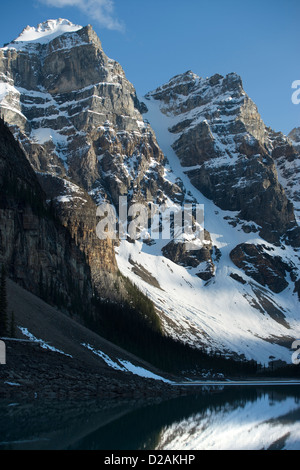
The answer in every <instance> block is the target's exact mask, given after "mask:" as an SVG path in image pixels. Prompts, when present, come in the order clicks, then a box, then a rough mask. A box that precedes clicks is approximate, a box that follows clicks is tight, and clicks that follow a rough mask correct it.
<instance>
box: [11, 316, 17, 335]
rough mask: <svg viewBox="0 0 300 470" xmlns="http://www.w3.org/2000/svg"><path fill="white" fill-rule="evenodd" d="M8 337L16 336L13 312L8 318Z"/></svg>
mask: <svg viewBox="0 0 300 470" xmlns="http://www.w3.org/2000/svg"><path fill="white" fill-rule="evenodd" d="M10 337H11V338H15V337H16V322H15V312H11V319H10Z"/></svg>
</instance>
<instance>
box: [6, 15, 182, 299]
mask: <svg viewBox="0 0 300 470" xmlns="http://www.w3.org/2000/svg"><path fill="white" fill-rule="evenodd" d="M24 40H25V41H24ZM0 78H1V85H0V87H1V98H2V100H1V112H2V115H3V118H4V119H5V121H6V122H8V123H9V124H10V126H11V128H12V130H13V132H14V135H15V136H16V138H17V139H18V140H19V141H20V142H21V143H22V145H23V148H24V150H25V152H26V155H27V157H28V160H29V161H30V163H31V165H32V167H33V168H34V170H35V171H36V172H37V174H38V177H39V180H40V183H41V185H42V186H43V188H44V190H45V191H46V193H47V196H48V199H52V200H53V203H54V204H55V206H56V208H57V211H58V213H59V214H60V218H61V220H62V222H63V224H64V225H65V226H67V227H68V228H69V230H70V233H71V234H72V236H73V237H74V238H75V239H76V241H77V244H78V246H80V248H81V249H82V251H83V252H84V253H85V255H86V257H87V259H88V261H89V265H90V267H91V271H92V275H93V280H94V282H95V286H96V288H97V289H98V290H99V293H100V294H101V296H104V297H105V296H106V295H107V293H110V295H111V296H112V295H113V292H114V290H113V289H112V288H111V287H112V285H113V282H116V281H117V279H115V276H114V275H115V274H116V272H117V266H116V261H115V257H114V251H113V243H112V241H110V240H108V241H106V240H99V239H98V238H97V236H96V233H95V227H96V225H97V219H96V209H97V207H96V204H97V203H99V202H102V201H108V202H113V203H114V204H115V205H116V207H117V205H118V202H119V196H122V195H126V196H127V195H128V196H129V198H130V199H131V200H136V201H139V200H143V201H144V200H146V201H148V200H149V201H158V200H160V201H162V200H164V199H165V198H166V197H168V196H172V195H174V194H176V197H177V198H179V199H181V200H182V199H183V195H182V194H180V192H181V189H180V188H179V187H178V186H177V185H175V184H173V183H171V182H169V181H168V180H167V178H165V176H164V175H165V169H164V166H163V165H162V162H163V159H164V156H163V154H162V152H161V150H160V148H159V146H158V144H157V142H156V138H155V135H154V133H153V131H152V129H151V128H150V126H149V125H148V124H147V123H145V122H144V121H143V118H142V115H141V113H140V112H141V111H142V106H141V105H140V103H139V101H138V99H137V97H136V92H135V89H134V87H133V85H132V84H131V83H130V82H129V81H128V80H127V79H126V77H125V74H124V71H123V69H122V67H121V66H120V65H119V64H118V63H117V62H115V61H114V60H111V59H109V58H108V57H107V56H106V54H105V53H104V52H103V49H102V46H101V42H100V40H99V38H98V37H97V35H96V33H95V32H94V31H93V29H92V27H91V26H87V27H84V28H82V27H79V26H77V27H76V26H75V25H72V24H71V23H70V22H68V21H67V20H58V21H48V22H46V23H44V24H42V25H39V26H38V27H37V28H30V27H28V28H26V29H25V30H24V32H23V33H22V34H21V36H20V37H19V38H17V39H16V40H15V41H13V42H12V43H11V44H9V45H7V46H5V47H4V48H2V49H1V50H0Z"/></svg>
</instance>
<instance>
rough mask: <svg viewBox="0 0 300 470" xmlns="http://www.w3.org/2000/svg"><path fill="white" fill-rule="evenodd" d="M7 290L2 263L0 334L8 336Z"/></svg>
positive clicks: (0, 279) (0, 278)
mask: <svg viewBox="0 0 300 470" xmlns="http://www.w3.org/2000/svg"><path fill="white" fill-rule="evenodd" d="M7 333H8V332H7V292H6V272H5V268H4V266H3V265H2V269H1V277H0V336H2V337H4V336H7Z"/></svg>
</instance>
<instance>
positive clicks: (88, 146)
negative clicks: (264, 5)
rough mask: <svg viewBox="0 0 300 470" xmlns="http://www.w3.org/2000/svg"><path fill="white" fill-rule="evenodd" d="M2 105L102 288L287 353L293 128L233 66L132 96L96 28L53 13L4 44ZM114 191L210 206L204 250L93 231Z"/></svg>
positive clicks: (258, 351) (206, 337) (293, 251)
mask: <svg viewBox="0 0 300 470" xmlns="http://www.w3.org/2000/svg"><path fill="white" fill-rule="evenodd" d="M0 110H1V115H2V116H3V118H4V120H5V121H6V122H7V124H8V125H9V127H10V129H11V130H12V132H13V134H14V136H15V137H16V139H17V140H18V141H19V142H20V144H21V146H22V148H23V150H24V152H25V154H26V156H27V159H28V161H29V162H30V165H31V167H32V168H33V170H34V171H35V174H36V176H35V179H34V181H36V184H37V182H38V183H39V185H40V186H41V187H42V188H43V191H44V192H45V194H46V199H47V201H48V202H47V207H48V208H52V209H53V210H55V212H56V214H58V216H59V219H60V223H61V224H62V225H63V226H64V229H66V230H67V233H69V234H70V237H71V240H72V247H73V245H74V249H76V250H78V252H79V254H80V256H81V255H82V256H83V257H84V259H85V261H86V263H87V267H88V270H89V275H90V279H91V284H92V286H93V288H94V289H96V290H97V291H98V294H99V296H101V297H102V298H103V297H104V298H110V299H112V300H117V301H120V299H122V298H123V296H124V295H125V292H124V289H123V287H122V283H121V281H120V276H119V275H118V274H119V271H120V272H121V273H122V274H123V275H124V276H126V277H128V278H129V279H130V280H131V281H132V282H133V283H134V284H136V285H137V286H138V287H139V289H140V290H141V291H143V292H144V294H145V295H146V296H147V297H149V298H150V299H151V300H152V301H153V303H154V304H155V307H156V311H157V312H159V315H160V319H161V322H162V325H163V328H164V331H165V333H166V334H168V335H171V336H173V337H176V339H179V340H180V341H183V342H185V343H189V344H192V345H193V346H196V347H205V348H206V349H207V350H208V351H215V350H216V349H218V350H222V351H223V353H224V354H228V355H232V354H233V355H237V356H241V355H242V357H246V358H248V359H253V358H254V359H256V360H258V361H262V362H264V363H265V364H268V360H269V357H270V356H273V357H276V358H280V359H283V360H285V361H286V362H288V360H289V350H288V348H289V346H290V343H291V341H292V339H294V336H295V335H297V334H298V332H299V334H298V336H299V335H300V326H299V321H298V317H297V311H298V307H299V298H300V294H299V286H300V275H299V268H298V266H299V251H298V250H299V246H300V229H299V226H298V220H299V210H300V205H299V201H300V196H299V174H300V173H299V171H300V163H299V162H300V160H299V146H298V144H297V143H298V142H299V133H298V130H294V131H293V132H292V133H291V134H290V135H289V136H284V135H283V134H282V133H280V132H275V131H273V130H272V129H270V128H268V127H267V126H266V125H265V124H264V122H263V121H262V119H261V117H260V115H259V112H258V109H257V107H256V105H255V104H254V103H253V101H252V100H251V99H250V98H249V97H248V96H247V94H246V92H245V91H244V89H243V85H242V80H241V78H240V77H239V76H238V75H236V74H234V73H233V74H229V75H227V76H226V77H223V76H221V75H214V76H213V77H210V78H207V79H203V78H200V77H198V76H197V75H195V74H194V73H192V72H190V71H189V72H187V73H184V74H182V75H178V76H176V77H174V78H172V79H171V80H170V81H169V82H168V83H167V84H165V85H163V86H161V87H159V88H158V89H156V90H155V91H152V92H150V93H149V94H147V95H146V96H145V97H142V98H138V97H137V94H136V91H135V89H134V86H133V85H132V84H131V83H130V82H129V81H128V80H127V78H126V76H125V73H124V71H123V69H122V67H121V65H120V64H118V63H117V62H116V61H114V60H112V59H109V58H108V57H107V56H106V54H105V53H104V51H103V49H102V45H101V42H100V40H99V38H98V36H97V35H96V33H95V32H94V30H93V28H92V27H91V26H86V27H81V26H78V25H73V24H72V23H70V22H69V21H67V20H61V19H60V20H55V21H47V22H45V23H43V24H41V25H39V26H38V27H37V28H31V27H27V28H26V29H25V30H24V31H23V33H22V34H21V35H20V36H19V38H17V39H16V40H15V41H13V42H12V43H10V44H7V45H6V46H4V47H3V48H2V49H0ZM40 186H39V187H40ZM120 196H127V199H128V205H129V204H130V203H133V202H139V203H142V204H144V205H147V207H148V208H149V205H150V204H152V205H154V206H156V207H162V206H163V205H166V206H167V207H168V208H172V207H173V206H174V205H180V206H182V205H184V204H189V205H191V204H194V205H195V204H204V206H205V229H204V231H203V234H204V236H203V240H202V244H201V246H199V247H198V248H197V249H193V250H189V248H188V244H187V243H186V241H187V240H186V239H182V240H162V239H159V240H157V239H153V237H152V238H151V236H149V238H148V239H147V243H143V241H142V240H139V241H137V242H134V241H133V240H132V239H127V240H126V239H125V240H117V241H115V240H99V238H98V237H97V234H96V225H97V221H98V220H99V219H98V217H97V215H96V210H97V205H99V204H100V203H102V202H110V203H112V204H113V206H114V207H115V209H116V212H117V213H118V203H119V197H120ZM38 199H39V198H38ZM3 220H4V219H3ZM3 224H4V226H5V231H6V230H8V228H7V226H6V225H7V223H6V222H4V221H3ZM61 230H62V229H61ZM8 233H9V230H8ZM12 235H13V234H12ZM5 243H9V242H8V240H6V241H5ZM5 243H4V242H3V246H5ZM3 250H4V249H3ZM47 250H48V247H46V248H45V250H44V251H45V252H47ZM70 259H73V258H72V257H70ZM28 262H29V261H28V260H27V258H26V259H23V260H22V263H21V264H22V265H23V266H26V263H28ZM36 262H37V263H40V261H39V260H36ZM70 262H71V263H73V261H70ZM74 276H75V279H77V274H75V273H74ZM23 277H24V276H23ZM27 282H29V281H27ZM49 282H50V281H49ZM298 296H299V298H298Z"/></svg>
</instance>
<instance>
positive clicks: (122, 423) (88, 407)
mask: <svg viewBox="0 0 300 470" xmlns="http://www.w3.org/2000/svg"><path fill="white" fill-rule="evenodd" d="M6 449H21V450H30V449H34V450H40V449H45V450H47V449H51V450H54V449H56V450H60V449H66V450H68V449H70V450H72V449H74V450H75V449H76V450H78V449H79V450H115V451H116V450H185V451H187V450H190V451H195V450H210V449H216V450H229V449H233V450H246V449H251V450H259V449H265V450H279V449H287V450H292V449H294V450H300V386H258V387H256V386H252V387H251V386H250V387H247V386H243V387H241V386H236V387H202V388H201V389H200V388H199V393H197V394H195V395H191V396H185V397H180V398H175V399H170V400H167V401H164V402H158V401H157V402H149V401H147V402H142V401H140V402H137V401H131V400H127V401H116V400H104V401H103V400H102V401H99V402H98V401H82V402H81V401H80V402H76V403H75V402H69V401H59V402H40V401H34V402H31V403H23V402H9V401H1V402H0V450H6Z"/></svg>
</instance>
